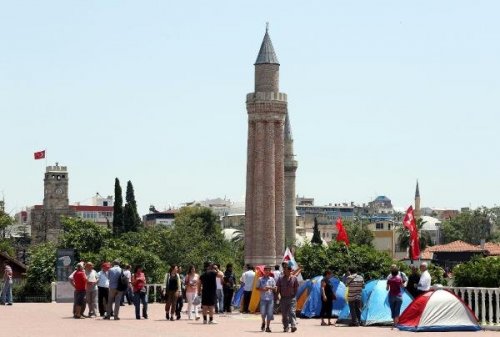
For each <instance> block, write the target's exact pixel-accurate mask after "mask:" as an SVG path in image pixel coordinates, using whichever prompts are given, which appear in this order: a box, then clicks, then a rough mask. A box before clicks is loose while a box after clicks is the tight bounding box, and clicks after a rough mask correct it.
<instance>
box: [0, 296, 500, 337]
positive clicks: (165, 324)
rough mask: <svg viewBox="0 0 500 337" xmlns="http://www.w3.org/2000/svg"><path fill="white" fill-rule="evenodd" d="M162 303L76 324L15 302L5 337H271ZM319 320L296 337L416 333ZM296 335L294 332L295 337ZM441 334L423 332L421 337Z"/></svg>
mask: <svg viewBox="0 0 500 337" xmlns="http://www.w3.org/2000/svg"><path fill="white" fill-rule="evenodd" d="M163 308H164V307H163V305H161V304H150V305H149V310H148V311H149V319H148V320H143V319H141V320H136V319H135V314H134V307H133V306H125V307H121V310H120V316H121V317H120V321H113V320H110V321H105V320H103V319H101V318H91V319H81V320H76V319H73V318H72V316H71V310H72V304H69V303H64V304H55V303H14V305H13V306H0V336H2V337H3V336H5V337H14V336H16V337H17V336H19V337H28V336H30V337H32V336H33V337H38V336H43V337H62V336H65V337H66V336H85V337H88V336H92V337H100V336H106V337H129V336H130V337H138V336H153V337H156V336H162V337H191V336H196V337H198V336H200V337H203V336H210V337H239V336H250V337H251V336H255V335H256V334H261V335H268V334H267V333H264V332H261V331H260V329H259V328H260V317H259V316H258V315H242V314H239V313H235V314H232V315H227V316H218V315H216V320H217V321H218V322H219V324H217V325H203V324H202V322H201V321H189V320H187V319H186V316H185V315H183V317H182V319H181V320H180V321H173V322H170V321H166V320H165V312H164V309H163ZM275 319H276V320H275V321H274V323H273V324H272V325H271V329H272V330H273V334H283V332H282V331H283V330H282V326H281V324H280V317H275ZM319 323H320V321H319V320H318V319H299V325H298V330H297V332H295V333H294V334H293V335H294V336H307V337H323V336H325V337H326V336H329V337H331V336H333V335H337V336H347V335H353V336H356V335H363V336H366V337H393V336H394V337H397V336H411V335H412V334H414V333H412V332H403V331H399V330H391V329H390V328H389V327H356V328H350V327H345V326H338V327H333V326H320V325H319ZM289 334H290V333H289ZM428 335H429V336H430V335H432V336H433V337H437V336H439V335H440V334H439V333H418V337H425V336H428ZM446 336H447V337H452V336H460V337H462V336H463V337H467V336H476V337H477V336H482V337H490V336H491V337H493V336H496V337H500V335H499V334H498V332H494V331H485V332H483V331H479V332H448V333H446Z"/></svg>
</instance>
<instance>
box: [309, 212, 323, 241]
mask: <svg viewBox="0 0 500 337" xmlns="http://www.w3.org/2000/svg"><path fill="white" fill-rule="evenodd" d="M311 243H312V244H314V245H321V244H323V240H321V233H320V232H319V223H318V218H317V217H314V228H313V237H312V239H311Z"/></svg>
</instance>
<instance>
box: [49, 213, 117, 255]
mask: <svg viewBox="0 0 500 337" xmlns="http://www.w3.org/2000/svg"><path fill="white" fill-rule="evenodd" d="M61 223H62V226H63V233H62V235H61V236H60V237H59V243H58V246H59V248H74V249H76V251H77V252H78V253H82V252H98V251H99V250H101V248H102V247H103V246H105V244H106V241H107V240H108V239H110V238H111V232H110V230H109V229H108V228H106V227H103V226H101V225H99V224H96V223H94V222H91V221H86V220H83V219H80V218H63V219H62V221H61Z"/></svg>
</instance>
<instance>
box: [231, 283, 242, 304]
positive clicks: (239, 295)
mask: <svg viewBox="0 0 500 337" xmlns="http://www.w3.org/2000/svg"><path fill="white" fill-rule="evenodd" d="M243 291H244V287H240V289H238V290H237V291H236V292H235V293H234V297H233V300H232V302H231V304H232V305H233V307H235V308H239V307H240V305H241V300H242V298H243Z"/></svg>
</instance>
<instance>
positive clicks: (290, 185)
mask: <svg viewBox="0 0 500 337" xmlns="http://www.w3.org/2000/svg"><path fill="white" fill-rule="evenodd" d="M294 157H295V155H294V153H293V137H292V128H291V126H290V117H289V114H288V112H287V114H286V118H285V244H286V245H287V246H289V245H291V244H293V243H294V242H295V231H296V221H297V214H296V195H295V172H296V171H297V167H298V163H297V161H296V160H295V158H294Z"/></svg>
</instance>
